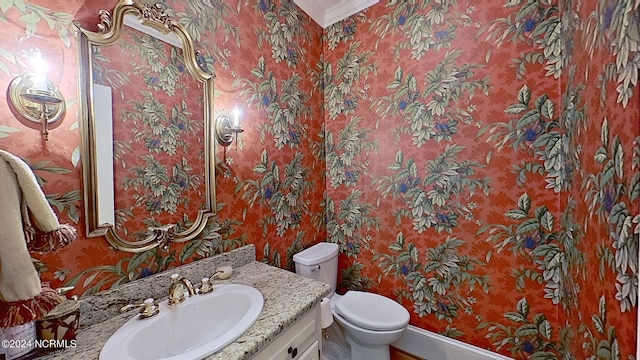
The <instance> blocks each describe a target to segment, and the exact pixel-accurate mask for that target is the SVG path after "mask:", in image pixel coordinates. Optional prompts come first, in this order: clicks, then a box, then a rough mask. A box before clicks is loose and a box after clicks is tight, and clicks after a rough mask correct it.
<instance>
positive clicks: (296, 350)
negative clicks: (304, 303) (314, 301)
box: [253, 306, 319, 360]
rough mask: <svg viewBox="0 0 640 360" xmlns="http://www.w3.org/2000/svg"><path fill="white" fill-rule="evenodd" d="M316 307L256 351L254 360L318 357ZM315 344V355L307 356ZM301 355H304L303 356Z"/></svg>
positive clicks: (297, 359)
mask: <svg viewBox="0 0 640 360" xmlns="http://www.w3.org/2000/svg"><path fill="white" fill-rule="evenodd" d="M317 311H318V307H317V306H316V307H314V308H313V309H311V311H309V312H308V313H307V314H306V315H304V316H303V317H302V318H300V319H299V320H298V321H296V322H295V323H293V324H292V325H291V326H289V328H288V329H286V330H285V331H284V332H283V333H282V334H280V335H278V337H276V338H275V339H274V340H273V341H272V342H271V343H270V344H268V345H267V346H266V347H265V348H264V349H262V350H261V351H260V352H259V353H257V354H256V355H255V356H254V357H253V359H255V360H287V359H296V360H299V359H305V360H308V359H318V354H317V353H318V340H319V332H318V331H317V327H316V315H317V314H316V313H317ZM314 344H315V349H316V350H315V353H316V355H315V357H309V356H310V355H313V354H311V353H312V352H313V351H311V352H310V351H309V348H310V347H313V346H314ZM303 355H304V356H305V357H303Z"/></svg>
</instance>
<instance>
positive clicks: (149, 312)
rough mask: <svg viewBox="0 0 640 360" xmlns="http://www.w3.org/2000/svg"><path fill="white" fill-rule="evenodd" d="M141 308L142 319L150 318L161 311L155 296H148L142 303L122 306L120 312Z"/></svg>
mask: <svg viewBox="0 0 640 360" xmlns="http://www.w3.org/2000/svg"><path fill="white" fill-rule="evenodd" d="M138 308H140V319H148V318H150V317H152V316H154V315H156V314H158V313H159V312H160V306H158V304H156V302H155V300H153V298H148V299H147V300H145V301H144V302H143V303H140V304H127V305H125V306H123V307H121V308H120V310H119V311H120V312H121V313H123V312H125V311H129V310H133V309H138Z"/></svg>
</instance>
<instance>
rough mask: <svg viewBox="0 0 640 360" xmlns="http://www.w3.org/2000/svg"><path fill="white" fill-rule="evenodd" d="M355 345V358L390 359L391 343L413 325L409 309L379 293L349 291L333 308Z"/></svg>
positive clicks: (352, 359) (353, 356) (353, 345)
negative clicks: (410, 322) (410, 321)
mask: <svg viewBox="0 0 640 360" xmlns="http://www.w3.org/2000/svg"><path fill="white" fill-rule="evenodd" d="M332 312H333V318H334V319H335V320H336V321H337V322H338V323H339V324H340V325H341V326H342V327H343V329H344V334H345V337H346V339H347V342H348V343H349V345H350V346H351V360H368V359H378V360H389V344H391V343H392V342H394V341H397V340H398V339H400V337H401V336H402V333H403V332H404V330H405V329H406V328H407V325H408V324H409V312H408V311H407V309H405V308H404V307H403V306H402V305H400V304H398V303H397V302H395V301H393V300H391V299H389V298H387V297H385V296H382V295H378V294H372V293H367V292H362V291H347V293H346V294H344V296H342V298H341V299H340V300H339V301H338V302H337V303H336V304H335V306H334V307H333V309H332Z"/></svg>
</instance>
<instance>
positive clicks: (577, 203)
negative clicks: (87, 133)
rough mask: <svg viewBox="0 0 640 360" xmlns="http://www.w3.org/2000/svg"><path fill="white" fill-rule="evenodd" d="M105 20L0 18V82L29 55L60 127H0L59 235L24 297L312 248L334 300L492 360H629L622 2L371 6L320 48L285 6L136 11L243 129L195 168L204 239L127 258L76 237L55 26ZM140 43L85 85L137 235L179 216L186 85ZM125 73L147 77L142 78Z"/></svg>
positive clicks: (638, 39) (22, 10) (632, 59)
mask: <svg viewBox="0 0 640 360" xmlns="http://www.w3.org/2000/svg"><path fill="white" fill-rule="evenodd" d="M115 3H116V1H114V0H107V1H104V0H102V1H96V0H75V1H61V0H38V1H23V0H0V19H1V20H2V21H3V23H4V24H3V28H4V31H3V33H4V34H5V36H3V37H2V39H0V50H1V55H2V56H0V84H4V86H5V88H6V87H7V86H8V84H9V82H10V81H11V79H12V78H13V77H14V76H16V75H18V74H21V73H24V72H28V71H30V67H29V63H28V61H27V59H26V54H27V53H28V52H29V51H30V50H32V49H34V48H35V49H40V50H41V51H42V52H43V54H44V56H45V58H46V59H47V61H48V62H49V64H50V68H49V72H48V75H49V77H50V78H51V79H52V80H53V81H55V82H56V83H58V84H60V87H61V91H62V93H63V94H64V96H65V99H66V102H67V108H68V109H67V114H66V117H65V119H64V122H63V123H62V125H61V126H59V127H58V128H56V129H55V130H52V132H51V134H50V140H49V141H48V142H42V141H40V136H39V133H38V132H37V131H33V130H32V129H29V128H26V127H24V126H22V125H21V124H20V123H19V122H17V121H16V120H15V118H14V116H13V114H11V111H10V110H9V108H8V106H4V107H1V108H0V114H1V116H0V147H1V148H3V149H6V150H8V151H11V152H13V153H15V154H16V155H18V156H20V157H22V158H24V159H25V160H26V161H27V162H28V163H29V164H30V165H31V166H32V168H33V169H34V171H35V172H36V174H37V176H38V178H39V179H40V181H41V182H42V184H43V188H44V190H45V192H46V194H47V197H48V199H49V201H50V203H51V205H52V207H53V208H54V209H55V210H56V212H57V213H58V214H59V216H60V218H61V220H62V221H64V222H68V223H72V224H74V225H75V226H77V228H78V229H79V232H80V233H81V236H80V237H79V238H78V240H77V241H76V242H74V243H73V244H71V245H70V246H69V247H68V248H65V249H63V250H60V251H57V252H55V253H53V254H46V255H43V254H38V253H34V254H32V256H33V258H34V264H35V265H36V267H37V269H38V271H39V272H40V274H41V277H42V279H43V280H44V281H48V282H51V283H52V285H53V286H63V285H64V286H68V285H74V286H75V287H76V288H75V290H74V293H76V294H78V295H88V294H93V293H95V292H97V291H100V290H103V289H107V288H110V287H113V286H117V285H119V284H122V283H125V282H129V281H133V280H135V279H138V278H141V277H144V276H148V275H150V274H153V273H155V272H158V271H162V270H166V269H169V268H171V267H175V266H179V265H180V264H183V263H187V262H190V261H194V260H197V259H199V258H202V257H206V256H210V255H212V254H216V253H219V252H223V251H228V250H230V249H233V248H236V247H239V246H242V245H244V244H249V243H251V244H255V245H256V249H257V251H258V253H257V258H258V259H259V260H260V261H264V262H267V263H269V264H272V265H274V266H278V267H282V268H285V269H289V270H292V269H293V268H294V264H293V261H292V257H293V255H294V254H295V253H296V252H298V251H300V250H302V249H304V248H305V247H307V246H310V245H312V244H313V243H316V242H319V241H330V242H334V243H337V244H339V245H340V253H341V254H340V261H339V263H340V269H339V270H340V278H339V287H340V289H339V291H340V292H343V291H346V290H348V289H360V290H366V291H371V292H375V293H379V294H383V295H386V296H388V297H390V298H393V299H395V300H397V301H399V302H400V303H401V304H403V306H405V307H406V308H407V309H408V310H409V311H410V313H411V324H412V325H415V326H417V327H420V328H423V329H426V330H429V331H433V332H437V333H440V334H444V335H446V336H449V337H452V338H455V339H459V340H461V341H463V342H466V343H469V344H473V345H476V346H479V347H482V348H486V349H489V350H491V351H495V352H499V353H502V354H505V355H508V356H512V357H514V358H516V359H635V351H636V339H637V337H636V333H637V311H638V266H639V264H638V250H639V248H638V240H639V235H640V215H639V202H640V171H639V167H640V95H639V87H638V73H639V70H640V47H639V46H640V9H639V4H638V2H637V1H632V0H619V1H610V0H583V1H574V0H503V1H491V2H477V1H470V0H466V1H465V0H439V1H433V0H382V1H381V2H380V3H378V4H376V5H374V6H373V7H371V8H369V9H367V10H366V11H364V12H362V13H359V14H356V15H354V16H352V17H350V18H347V19H345V20H343V21H341V22H339V23H337V24H335V25H332V26H330V27H328V28H327V29H324V30H323V29H321V28H320V27H319V26H318V25H316V24H315V23H313V21H312V20H311V19H310V18H309V17H308V16H307V15H306V14H304V13H303V12H302V11H301V10H300V9H298V8H297V7H296V6H295V5H294V4H293V1H291V0H234V1H232V0H190V1H176V0H164V1H160V3H161V4H163V5H164V6H166V7H167V8H169V9H171V12H172V14H173V15H174V17H175V18H176V19H177V20H178V21H179V22H180V23H181V24H182V25H183V26H184V27H185V28H186V29H187V30H188V31H189V33H190V34H191V35H192V37H193V38H194V40H195V41H196V45H197V48H198V49H199V50H201V52H202V58H201V59H200V60H201V65H202V66H206V67H208V68H209V69H210V70H211V71H213V72H215V74H216V82H215V84H216V98H215V99H216V100H215V108H216V109H215V111H216V114H219V113H222V112H224V111H225V106H226V105H227V104H229V103H230V101H231V99H233V98H234V97H236V96H239V97H240V98H242V99H243V100H244V101H245V103H246V104H247V109H248V112H247V116H246V119H245V124H244V128H245V130H246V131H245V132H244V133H242V134H241V135H240V137H239V139H238V143H237V145H235V144H234V145H232V146H231V147H229V148H228V149H226V150H224V149H222V148H218V149H217V150H216V158H217V161H216V174H217V175H216V176H217V178H216V186H217V191H216V194H217V201H218V203H217V204H216V205H217V210H218V215H219V216H218V218H217V219H216V221H215V222H212V223H211V224H210V225H209V227H208V228H207V230H206V231H205V234H204V235H203V236H202V237H200V238H198V239H195V240H193V241H190V242H188V243H184V244H174V245H172V246H171V247H170V248H169V249H168V250H167V251H164V250H161V249H153V250H149V251H146V252H143V253H138V254H131V253H123V252H119V251H116V250H114V249H112V248H109V246H108V243H107V242H106V241H105V240H104V239H102V238H87V237H86V236H84V219H83V217H84V216H83V214H84V208H83V202H82V196H81V193H82V175H81V168H80V167H81V159H80V156H79V145H80V131H79V122H80V119H79V118H78V115H77V114H78V108H77V98H78V95H77V64H76V56H77V49H76V41H75V38H74V35H73V33H74V30H73V27H72V21H73V20H77V21H79V22H80V23H81V24H82V25H83V26H86V27H91V26H94V25H95V22H96V19H97V13H98V10H100V9H103V8H104V9H108V10H110V9H112V8H113V6H114V5H115ZM142 44H143V45H142V46H141V45H139V44H138V45H134V42H133V41H131V42H129V41H127V42H124V43H123V44H122V45H121V48H116V47H114V49H112V50H115V51H117V52H120V51H122V54H124V55H123V56H122V57H123V58H124V59H127V62H129V66H131V62H133V63H134V65H133V67H130V70H128V71H123V70H118V69H117V68H113V67H112V68H110V67H108V66H105V67H104V68H102V67H100V68H101V69H104V72H103V73H102V74H103V75H104V78H101V79H102V80H104V83H106V84H109V85H110V86H112V88H115V89H116V91H114V94H115V95H114V96H122V98H123V99H124V100H125V102H124V104H125V109H124V110H123V111H122V113H119V114H118V115H117V118H116V119H115V120H116V122H117V123H118V126H120V125H126V126H129V127H127V128H126V130H122V131H124V133H123V134H122V135H123V136H124V135H127V133H129V137H123V140H121V141H116V142H115V143H114V148H115V164H116V166H121V167H122V168H123V169H126V172H123V174H125V175H123V178H122V180H121V181H122V184H123V186H122V189H125V187H126V186H129V189H134V188H136V187H137V188H138V189H143V188H144V189H152V190H153V191H152V192H141V194H143V195H141V196H147V197H141V198H139V199H133V198H131V199H128V201H134V202H133V203H130V204H129V205H124V206H123V207H122V209H124V210H123V211H119V212H118V219H120V220H122V221H128V220H130V219H134V218H135V219H136V220H135V222H139V223H140V224H139V225H138V230H137V231H139V230H140V229H144V228H146V227H147V226H152V225H154V224H156V223H157V222H158V221H159V220H158V219H159V218H158V217H157V216H159V215H158V214H156V213H155V212H170V211H173V210H176V212H178V213H181V214H182V213H183V208H184V209H186V208H189V209H190V210H193V209H194V208H196V209H197V207H198V206H199V204H200V203H199V196H200V195H199V190H198V189H199V187H200V186H201V183H202V181H203V173H202V170H199V169H201V167H202V165H199V161H202V160H201V154H200V153H199V151H198V150H197V140H193V139H197V138H198V134H199V133H201V132H202V128H201V126H202V124H201V123H200V122H198V121H197V115H194V111H195V110H194V109H195V107H196V106H198V98H197V97H193V96H185V97H184V98H182V99H183V100H178V99H179V98H177V97H175V98H174V94H180V95H181V96H182V94H187V95H189V94H193V93H195V91H196V89H194V88H193V87H194V86H196V85H195V84H191V85H189V83H188V82H187V81H186V80H184V79H182V76H183V75H181V73H182V72H183V71H184V69H182V68H181V64H180V60H179V58H178V57H176V56H175V55H176V54H173V53H170V52H169V53H167V52H163V51H162V50H161V49H160V48H159V47H158V46H157V45H154V44H153V41H152V40H150V39H147V40H144V39H143V41H142ZM135 56H140V57H144V58H153V59H160V58H162V60H161V61H160V60H158V61H154V62H153V64H154V65H155V72H154V69H151V70H149V69H144V70H143V69H142V68H137V67H136V65H135V64H137V62H136V61H135ZM103 65H106V63H105V64H103ZM127 85H130V87H125V86H127ZM123 89H127V90H126V92H125V90H123ZM129 89H130V90H129ZM151 91H153V93H152V92H151ZM158 93H162V94H166V97H159V96H157V95H152V94H158ZM121 94H122V95H121ZM134 94H138V95H135V96H134ZM141 112H151V113H153V114H155V116H156V117H155V118H154V120H153V121H149V119H150V118H148V117H143V116H140V113H141ZM119 129H125V128H124V127H122V128H119ZM183 135H184V136H191V137H186V138H183V137H182V136H183ZM127 139H128V140H127ZM185 149H186V152H185V151H184V150H185ZM174 150H179V151H177V154H182V153H184V154H185V156H182V155H179V156H178V158H177V160H176V159H173V160H171V162H170V163H169V162H168V160H167V158H168V156H170V155H171V156H173V155H174V154H175V153H176V152H174ZM121 181H120V180H118V182H119V183H120V182H121ZM124 184H126V185H124ZM158 184H160V185H158ZM185 188H186V189H188V190H189V192H187V193H184V194H188V195H181V194H182V193H181V191H182V189H185ZM163 189H164V190H166V195H165V193H163ZM186 189H185V191H186ZM119 201H121V200H119ZM122 201H124V199H122ZM134 208H146V210H147V212H146V213H137V214H133V212H132V211H129V210H131V209H134ZM133 215H135V216H136V217H132V216H133ZM179 217H180V218H181V220H180V222H179V224H180V225H184V226H187V225H188V223H189V220H190V219H189V217H188V216H182V215H179ZM138 219H139V220H138ZM133 232H135V231H133ZM133 235H134V236H135V234H133Z"/></svg>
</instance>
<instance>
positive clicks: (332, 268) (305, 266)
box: [293, 242, 339, 296]
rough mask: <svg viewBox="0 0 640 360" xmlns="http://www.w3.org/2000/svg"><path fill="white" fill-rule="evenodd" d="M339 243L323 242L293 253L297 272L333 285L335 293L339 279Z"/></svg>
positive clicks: (332, 290) (332, 289) (332, 288)
mask: <svg viewBox="0 0 640 360" xmlns="http://www.w3.org/2000/svg"><path fill="white" fill-rule="evenodd" d="M338 250H339V246H338V244H332V243H326V242H321V243H317V244H315V245H313V246H311V247H309V248H308V249H306V250H303V251H301V252H299V253H297V254H295V255H293V261H294V262H295V263H296V274H298V275H302V276H304V277H308V278H311V279H314V280H318V281H320V282H323V283H325V284H329V285H330V286H331V293H330V294H329V296H331V295H333V293H334V292H335V291H336V281H337V280H338Z"/></svg>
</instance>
